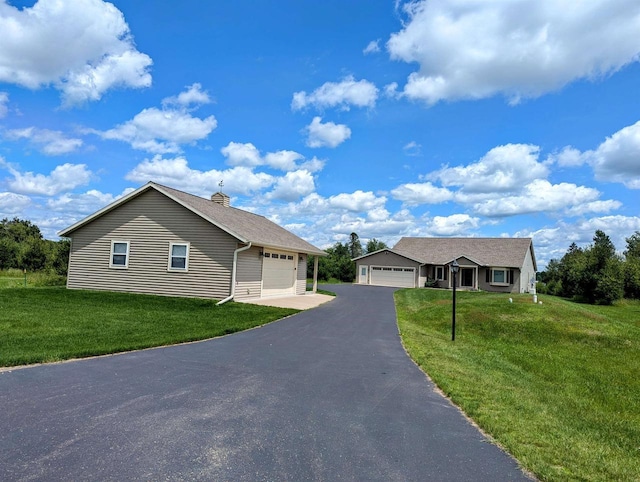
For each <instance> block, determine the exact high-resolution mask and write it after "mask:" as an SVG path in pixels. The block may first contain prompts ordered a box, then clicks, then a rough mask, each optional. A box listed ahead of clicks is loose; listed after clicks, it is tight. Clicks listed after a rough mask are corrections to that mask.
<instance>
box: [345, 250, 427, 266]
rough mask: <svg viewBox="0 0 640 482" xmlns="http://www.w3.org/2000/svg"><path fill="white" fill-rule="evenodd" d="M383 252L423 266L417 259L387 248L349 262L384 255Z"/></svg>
mask: <svg viewBox="0 0 640 482" xmlns="http://www.w3.org/2000/svg"><path fill="white" fill-rule="evenodd" d="M384 252H387V253H392V254H395V255H397V256H402V257H403V258H407V259H408V260H410V261H415V262H416V263H420V264H424V263H423V262H422V261H420V260H419V259H416V258H413V257H411V256H409V255H407V254H404V253H399V252H397V251H394V250H392V249H389V248H382V249H379V250H378V251H372V252H371V253H367V254H363V255H362V256H358V257H357V258H353V259H352V260H351V261H358V260H359V259H362V258H367V257H369V256H373V255H374V254H379V253H384Z"/></svg>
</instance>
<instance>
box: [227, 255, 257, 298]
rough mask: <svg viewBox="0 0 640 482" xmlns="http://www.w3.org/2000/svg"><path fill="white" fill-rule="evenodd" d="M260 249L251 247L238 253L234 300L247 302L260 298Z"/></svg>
mask: <svg viewBox="0 0 640 482" xmlns="http://www.w3.org/2000/svg"><path fill="white" fill-rule="evenodd" d="M261 251H263V249H262V248H261V247H258V246H253V247H251V248H250V249H248V250H246V251H240V252H239V253H238V265H237V267H236V270H237V271H236V293H235V297H234V299H236V300H249V299H254V298H260V296H261V292H262V257H261V256H260V252H261Z"/></svg>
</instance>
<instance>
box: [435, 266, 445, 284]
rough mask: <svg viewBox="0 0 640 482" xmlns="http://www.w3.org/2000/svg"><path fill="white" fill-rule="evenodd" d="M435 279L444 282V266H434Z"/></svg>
mask: <svg viewBox="0 0 640 482" xmlns="http://www.w3.org/2000/svg"><path fill="white" fill-rule="evenodd" d="M436 279H437V280H438V281H442V280H444V266H436Z"/></svg>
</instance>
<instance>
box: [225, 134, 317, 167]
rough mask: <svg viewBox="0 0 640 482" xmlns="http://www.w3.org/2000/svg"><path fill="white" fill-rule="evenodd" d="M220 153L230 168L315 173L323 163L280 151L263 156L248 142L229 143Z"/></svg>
mask: <svg viewBox="0 0 640 482" xmlns="http://www.w3.org/2000/svg"><path fill="white" fill-rule="evenodd" d="M220 152H221V153H222V155H223V156H224V157H226V158H227V164H228V165H230V166H244V167H249V168H254V167H258V166H268V167H271V168H272V169H277V170H280V171H287V172H289V171H296V170H300V169H302V170H305V171H307V172H310V173H312V172H317V171H320V170H322V168H323V167H324V161H322V160H320V159H318V158H316V157H313V158H311V159H309V160H305V157H304V156H303V155H302V154H300V153H299V152H295V151H288V150H281V151H275V152H267V153H266V154H265V155H264V156H263V155H262V154H261V153H260V150H259V149H258V148H257V147H256V146H254V145H253V144H252V143H250V142H246V143H242V142H233V141H232V142H229V144H227V145H226V146H225V147H223V148H222V149H220Z"/></svg>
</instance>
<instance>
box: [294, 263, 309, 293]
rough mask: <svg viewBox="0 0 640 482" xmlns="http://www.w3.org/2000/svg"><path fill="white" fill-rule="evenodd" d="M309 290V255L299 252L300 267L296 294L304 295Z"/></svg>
mask: <svg viewBox="0 0 640 482" xmlns="http://www.w3.org/2000/svg"><path fill="white" fill-rule="evenodd" d="M306 292H307V255H306V254H298V268H297V274H296V294H297V295H303V294H305V293H306Z"/></svg>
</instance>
